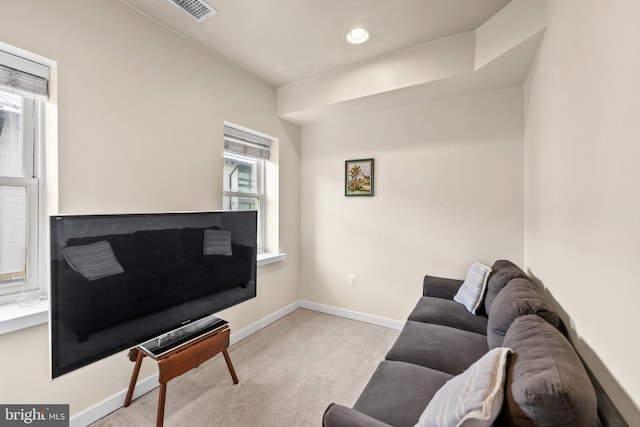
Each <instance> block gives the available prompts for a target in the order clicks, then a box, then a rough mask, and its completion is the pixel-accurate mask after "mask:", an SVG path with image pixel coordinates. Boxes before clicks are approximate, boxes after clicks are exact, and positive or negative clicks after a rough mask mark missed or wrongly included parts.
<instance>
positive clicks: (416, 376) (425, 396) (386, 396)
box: [353, 361, 452, 427]
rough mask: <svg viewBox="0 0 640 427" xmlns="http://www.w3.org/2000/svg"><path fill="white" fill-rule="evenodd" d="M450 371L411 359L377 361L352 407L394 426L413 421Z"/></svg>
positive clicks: (403, 425) (412, 423)
mask: <svg viewBox="0 0 640 427" xmlns="http://www.w3.org/2000/svg"><path fill="white" fill-rule="evenodd" d="M451 378H452V375H450V374H447V373H444V372H440V371H437V370H434V369H429V368H425V367H422V366H418V365H414V364H411V363H405V362H398V361H383V362H380V364H379V365H378V368H377V369H376V371H375V372H374V373H373V375H372V377H371V379H370V380H369V383H368V384H367V385H366V387H365V388H364V390H363V391H362V393H361V394H360V397H359V398H358V400H357V401H356V403H355V405H354V406H353V409H355V410H357V411H359V412H362V413H363V414H366V415H368V416H370V417H372V418H375V419H377V420H380V421H383V422H385V423H387V424H390V425H392V426H396V427H410V426H413V425H415V424H416V423H417V422H418V419H419V418H420V415H421V414H422V411H424V408H425V407H426V406H427V405H428V404H429V401H430V400H431V398H432V397H433V396H434V395H435V394H436V392H437V391H438V390H439V389H440V388H441V387H442V386H443V385H444V384H445V383H446V382H447V381H448V380H449V379H451Z"/></svg>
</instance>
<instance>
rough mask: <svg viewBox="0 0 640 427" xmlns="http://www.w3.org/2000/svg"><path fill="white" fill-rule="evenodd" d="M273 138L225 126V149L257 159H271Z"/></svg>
mask: <svg viewBox="0 0 640 427" xmlns="http://www.w3.org/2000/svg"><path fill="white" fill-rule="evenodd" d="M270 146H271V140H270V139H269V138H265V137H262V136H259V135H256V134H253V133H250V132H245V131H243V130H240V129H236V128H234V127H231V126H227V125H225V126H224V150H225V151H229V152H231V153H236V154H241V155H243V156H249V157H255V158H257V159H265V160H268V159H269V147H270Z"/></svg>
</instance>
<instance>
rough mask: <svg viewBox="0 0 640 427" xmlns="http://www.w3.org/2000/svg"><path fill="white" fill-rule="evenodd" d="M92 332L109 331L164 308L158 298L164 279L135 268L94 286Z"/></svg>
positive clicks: (95, 283)
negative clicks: (117, 325)
mask: <svg viewBox="0 0 640 427" xmlns="http://www.w3.org/2000/svg"><path fill="white" fill-rule="evenodd" d="M87 286H91V292H90V294H89V295H90V298H91V304H90V306H91V319H92V321H91V328H90V330H94V331H95V330H98V329H102V328H106V327H108V326H111V325H113V324H116V323H119V322H121V321H124V320H127V319H130V318H131V317H133V316H136V315H140V314H145V313H151V312H153V311H155V310H157V309H159V308H161V307H162V306H163V305H164V302H163V301H161V300H154V299H153V298H151V297H152V296H153V295H157V294H158V292H157V289H158V287H159V286H160V278H159V277H158V276H156V275H154V274H152V273H150V272H149V271H147V270H144V269H140V268H135V267H131V268H128V269H127V270H125V271H124V273H121V274H116V275H114V276H109V277H105V278H102V279H98V280H94V281H92V282H90V284H89V285H87Z"/></svg>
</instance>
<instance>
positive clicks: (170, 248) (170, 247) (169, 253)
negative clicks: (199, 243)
mask: <svg viewBox="0 0 640 427" xmlns="http://www.w3.org/2000/svg"><path fill="white" fill-rule="evenodd" d="M133 236H134V241H135V250H136V260H137V262H138V265H139V266H142V267H146V268H150V269H156V268H158V267H161V268H162V267H165V266H166V265H173V264H175V261H176V259H179V258H183V257H184V253H183V252H182V233H181V231H180V229H177V228H173V229H168V230H145V231H136V232H135V233H134V234H133Z"/></svg>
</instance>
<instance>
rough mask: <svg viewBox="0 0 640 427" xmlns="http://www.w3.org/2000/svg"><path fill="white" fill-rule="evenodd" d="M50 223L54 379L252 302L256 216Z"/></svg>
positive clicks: (78, 218) (61, 219)
mask: <svg viewBox="0 0 640 427" xmlns="http://www.w3.org/2000/svg"><path fill="white" fill-rule="evenodd" d="M50 222H51V322H50V327H51V348H52V351H51V355H52V375H53V377H54V378H55V377H58V376H60V375H63V374H65V373H67V372H70V371H72V370H75V369H77V368H80V367H82V366H85V365H87V364H89V363H92V362H95V361H97V360H99V359H102V358H104V357H106V356H109V355H112V354H114V353H116V352H119V351H122V350H125V349H127V348H131V347H133V346H135V345H137V344H139V343H141V342H143V341H146V340H148V339H151V338H153V337H156V336H158V335H161V334H163V333H166V332H168V331H170V330H172V329H175V328H177V327H180V326H181V325H185V324H187V323H189V322H192V321H194V320H197V319H200V318H202V317H205V316H208V315H210V314H214V313H216V312H218V311H220V310H223V309H225V308H228V307H231V306H233V305H236V304H239V303H241V302H243V301H246V300H248V299H250V298H253V297H255V296H256V249H257V245H256V227H257V213H256V212H255V211H242V212H238V211H234V212H197V213H166V214H131V215H75V216H52V217H51V218H50Z"/></svg>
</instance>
